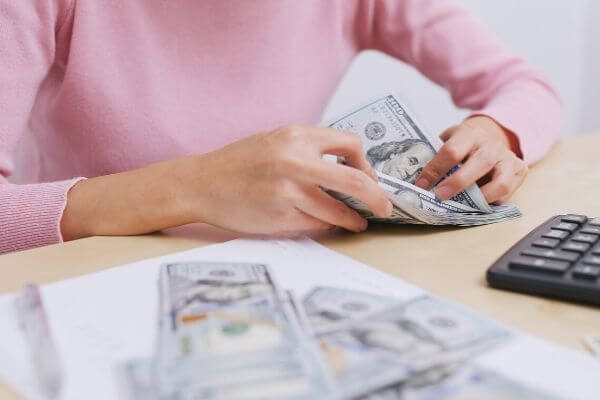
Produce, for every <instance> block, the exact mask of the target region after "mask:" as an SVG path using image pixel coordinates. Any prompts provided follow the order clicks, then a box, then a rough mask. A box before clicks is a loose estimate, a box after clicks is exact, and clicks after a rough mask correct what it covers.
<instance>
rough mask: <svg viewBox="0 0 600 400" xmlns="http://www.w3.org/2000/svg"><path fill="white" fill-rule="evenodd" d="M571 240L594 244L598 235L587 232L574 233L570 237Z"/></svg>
mask: <svg viewBox="0 0 600 400" xmlns="http://www.w3.org/2000/svg"><path fill="white" fill-rule="evenodd" d="M571 240H574V241H576V242H583V243H590V244H594V243H596V241H597V240H598V236H596V235H590V234H588V233H576V234H574V235H573V236H572V237H571Z"/></svg>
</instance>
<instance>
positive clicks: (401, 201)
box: [329, 94, 521, 226]
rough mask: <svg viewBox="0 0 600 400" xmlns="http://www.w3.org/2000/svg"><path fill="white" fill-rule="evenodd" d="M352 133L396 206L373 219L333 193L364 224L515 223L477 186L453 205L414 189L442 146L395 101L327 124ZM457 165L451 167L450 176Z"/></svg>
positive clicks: (515, 213) (388, 98)
mask: <svg viewBox="0 0 600 400" xmlns="http://www.w3.org/2000/svg"><path fill="white" fill-rule="evenodd" d="M329 126H330V127H332V128H334V129H338V130H343V131H348V132H353V133H355V134H357V135H358V136H359V137H360V138H361V141H362V144H363V149H364V152H365V156H366V158H367V160H368V161H369V162H370V163H371V165H372V166H373V168H374V169H375V170H376V172H377V173H378V176H379V181H380V185H381V186H382V187H383V188H384V189H385V190H386V192H387V193H388V196H389V197H390V200H391V201H392V203H393V205H394V208H395V210H394V213H393V215H392V217H391V218H386V219H376V218H375V217H374V216H373V214H372V213H371V211H370V210H369V209H368V208H367V207H366V206H365V205H364V204H362V203H361V202H360V201H358V200H356V199H353V198H352V197H350V196H348V195H347V194H343V193H333V194H334V196H336V197H338V198H339V199H340V200H342V201H344V202H346V204H348V205H349V206H350V207H352V208H354V209H356V210H357V211H358V212H359V213H360V214H362V215H363V216H365V217H366V218H368V219H376V220H377V221H379V222H388V223H417V224H432V225H464V226H468V225H482V224H489V223H494V222H500V221H505V220H508V219H512V218H517V217H519V216H520V215H521V214H520V212H519V210H518V209H517V208H516V207H515V206H513V205H505V206H501V207H498V206H490V205H489V204H488V203H487V202H486V200H485V198H484V196H483V194H482V192H481V190H480V189H479V187H478V186H477V185H476V184H473V185H471V186H470V187H468V188H467V189H466V190H465V191H463V192H461V193H459V194H458V195H457V196H455V197H454V198H453V199H451V200H447V201H439V200H438V199H436V196H435V194H434V192H433V191H425V190H421V189H420V188H418V187H416V186H415V185H414V183H415V179H416V177H417V176H418V175H419V173H420V172H421V171H422V169H423V168H424V167H425V165H426V164H427V163H428V162H429V161H431V159H432V158H433V157H434V155H435V154H436V153H437V151H438V150H439V149H440V147H441V146H442V142H441V140H440V139H439V138H438V137H437V136H434V135H430V134H428V133H427V132H426V131H425V130H424V128H423V126H422V125H421V124H419V123H418V122H417V121H416V119H415V117H414V115H413V114H411V113H409V111H408V110H407V108H406V106H405V105H403V104H402V103H401V101H400V99H399V96H397V95H394V94H390V95H385V96H382V97H380V98H378V99H376V100H374V101H372V102H369V103H368V104H365V105H363V106H361V107H358V108H357V109H356V110H354V111H352V112H350V113H348V114H346V115H344V116H343V117H341V118H339V119H338V120H336V121H335V122H333V123H331V124H330V125H329ZM458 168H460V165H458V166H456V167H455V168H453V169H452V170H451V171H450V172H449V174H451V173H454V172H455V171H456V170H457V169H458Z"/></svg>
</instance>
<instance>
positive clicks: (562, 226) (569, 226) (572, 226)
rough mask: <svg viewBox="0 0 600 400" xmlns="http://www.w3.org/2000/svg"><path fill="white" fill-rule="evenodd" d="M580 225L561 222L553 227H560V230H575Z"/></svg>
mask: <svg viewBox="0 0 600 400" xmlns="http://www.w3.org/2000/svg"><path fill="white" fill-rule="evenodd" d="M578 226H579V225H577V224H572V223H570V222H561V223H559V224H556V225H554V226H553V227H552V229H558V230H560V231H567V232H573V231H574V230H575V229H577V228H578Z"/></svg>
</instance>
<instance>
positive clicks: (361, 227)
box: [358, 219, 369, 232]
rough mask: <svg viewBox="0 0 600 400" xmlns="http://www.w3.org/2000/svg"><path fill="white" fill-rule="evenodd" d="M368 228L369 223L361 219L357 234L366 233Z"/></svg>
mask: <svg viewBox="0 0 600 400" xmlns="http://www.w3.org/2000/svg"><path fill="white" fill-rule="evenodd" d="M368 226H369V223H368V222H367V220H366V219H363V221H362V223H361V224H360V227H359V228H358V229H359V232H362V231H366V230H367V227H368Z"/></svg>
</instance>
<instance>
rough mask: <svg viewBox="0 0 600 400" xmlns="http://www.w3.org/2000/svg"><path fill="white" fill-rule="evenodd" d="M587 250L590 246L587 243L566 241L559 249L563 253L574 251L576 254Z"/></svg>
mask: <svg viewBox="0 0 600 400" xmlns="http://www.w3.org/2000/svg"><path fill="white" fill-rule="evenodd" d="M589 248H590V245H589V244H588V243H581V242H572V241H568V242H567V243H565V244H563V245H562V247H561V249H563V250H565V251H575V252H577V253H585V252H586V251H587V250H588V249H589Z"/></svg>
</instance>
